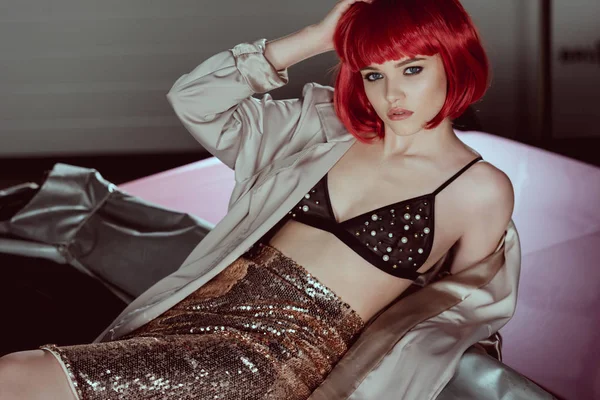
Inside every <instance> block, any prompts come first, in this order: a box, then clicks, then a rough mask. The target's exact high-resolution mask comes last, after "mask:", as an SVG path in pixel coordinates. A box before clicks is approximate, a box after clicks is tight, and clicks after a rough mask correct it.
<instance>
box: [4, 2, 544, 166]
mask: <svg viewBox="0 0 600 400" xmlns="http://www.w3.org/2000/svg"><path fill="white" fill-rule="evenodd" d="M7 3H9V2H2V3H0V157H2V156H18V155H20V156H27V155H56V154H86V153H87V154H106V153H144V152H163V151H164V152H177V151H185V150H190V149H194V148H199V145H198V144H197V143H196V142H195V141H194V140H193V139H192V138H191V137H190V135H189V134H188V133H187V131H185V129H184V128H183V127H182V125H181V124H180V122H179V121H178V120H177V118H176V117H175V115H174V113H173V111H172V110H171V108H170V106H169V104H168V103H167V101H166V98H165V94H166V93H167V92H168V90H169V89H170V87H171V85H172V84H173V82H175V80H176V79H177V78H178V77H179V76H181V75H182V74H184V73H187V72H189V71H190V70H191V69H193V68H194V67H195V66H196V65H197V64H199V63H200V62H201V61H203V60H204V59H206V58H208V57H209V56H211V55H212V54H214V53H217V52H219V51H222V50H225V49H228V48H231V47H233V46H234V45H235V44H237V43H239V42H242V41H251V40H255V39H258V38H261V37H266V38H268V39H271V38H276V37H280V36H284V35H287V34H288V33H291V32H294V31H296V30H298V29H300V28H302V27H303V26H305V25H308V24H311V23H315V22H317V21H319V20H320V19H321V18H322V17H323V16H324V15H325V14H326V12H328V11H329V9H330V7H331V6H332V5H333V4H334V3H335V1H334V0H328V1H323V0H303V1H274V0H253V1H242V0H220V1H218V2H215V1H206V0H170V1H168V2H167V1H162V0H129V1H127V2H124V1H121V0H102V1H95V2H80V1H77V0H52V1H50V2H46V1H41V0H20V1H18V2H17V1H13V2H10V3H11V4H7ZM463 4H464V5H465V8H466V9H467V10H468V11H469V12H470V13H471V15H472V17H473V19H474V20H475V23H476V24H477V25H478V27H479V29H480V31H481V33H482V37H483V40H484V43H485V46H486V48H487V50H488V52H489V56H490V58H491V61H492V65H493V71H494V81H493V85H492V88H491V89H490V90H489V92H488V94H487V96H486V97H485V99H484V101H483V102H481V103H480V104H478V105H476V108H477V109H479V110H480V112H479V115H480V119H481V121H482V123H483V125H484V127H485V128H486V130H488V131H490V132H493V133H496V134H498V135H502V136H506V137H513V138H514V137H519V138H520V137H524V136H525V135H531V134H532V132H535V131H536V129H537V126H538V125H537V124H539V121H538V119H537V117H535V115H536V112H537V100H536V95H537V88H536V85H537V75H536V74H537V72H538V70H539V67H538V64H537V60H538V59H539V57H538V54H537V47H536V46H537V37H536V35H537V32H538V23H537V13H538V9H537V4H538V2H537V1H525V2H524V1H522V0H505V1H502V2H498V1H496V0H463ZM335 61H336V59H335V54H334V53H333V52H331V53H328V54H323V55H320V56H317V57H315V58H313V59H310V60H306V61H303V62H302V63H300V64H297V65H295V66H293V67H292V68H291V69H290V71H289V72H290V84H289V85H287V86H286V87H284V88H280V89H278V90H275V91H273V93H272V94H273V96H274V97H275V98H286V97H297V96H299V94H300V91H301V88H302V85H303V84H304V83H305V82H307V81H316V82H319V83H322V84H332V82H333V80H332V79H333V77H332V76H325V71H326V70H327V69H328V68H329V67H331V66H333V65H334V64H335Z"/></svg>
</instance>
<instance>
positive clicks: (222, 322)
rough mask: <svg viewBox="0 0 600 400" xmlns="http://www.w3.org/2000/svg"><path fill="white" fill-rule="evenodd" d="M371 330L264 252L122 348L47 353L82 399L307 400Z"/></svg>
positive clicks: (288, 264) (291, 265) (302, 273)
mask: <svg viewBox="0 0 600 400" xmlns="http://www.w3.org/2000/svg"><path fill="white" fill-rule="evenodd" d="M364 326H365V323H364V321H363V320H362V319H361V317H360V316H359V315H358V314H357V313H356V312H355V311H354V310H353V309H352V308H351V307H350V306H349V305H348V304H347V303H345V302H344V301H342V300H341V299H340V298H339V297H338V296H337V295H336V294H335V293H333V292H332V291H331V290H330V289H328V288H327V287H325V286H324V285H323V284H321V283H320V282H319V281H318V280H317V279H315V277H313V276H312V275H311V274H310V273H308V272H307V271H306V270H305V269H304V268H303V267H302V266H300V265H298V264H297V263H296V262H294V261H293V260H292V259H290V258H288V257H286V256H285V255H283V254H282V253H281V252H279V251H278V250H277V249H275V248H273V247H271V246H268V245H260V246H259V247H258V249H257V250H256V251H253V252H252V254H250V253H247V254H245V255H244V256H242V257H240V258H238V259H237V260H236V261H235V262H233V263H232V264H231V265H229V266H228V267H227V268H226V269H225V270H223V271H222V272H221V273H220V274H219V275H217V276H215V277H214V278H213V279H212V280H211V281H209V282H207V283H206V284H205V285H204V286H202V287H201V288H199V289H198V290H196V291H195V292H194V293H192V294H191V295H189V296H188V297H186V298H185V299H184V300H182V301H181V302H179V303H178V304H176V305H175V306H174V307H173V308H171V309H169V310H168V311H166V312H165V313H163V314H162V315H160V316H159V317H157V318H155V319H154V320H152V321H150V322H149V323H147V324H146V325H143V326H142V327H140V328H138V329H136V330H134V331H133V332H131V333H129V334H127V335H125V336H122V337H120V338H118V339H117V340H114V341H108V342H101V343H91V344H83V345H75V346H56V345H54V344H48V345H44V346H40V348H41V349H44V350H47V351H50V352H51V353H52V354H54V355H55V356H56V357H57V359H58V360H59V362H60V363H61V365H62V366H63V368H64V369H65V372H66V374H67V375H68V376H69V381H70V384H71V387H72V388H73V390H74V391H75V392H76V393H77V395H78V397H79V399H80V400H87V399H90V400H91V399H94V400H96V399H111V400H112V399H128V400H135V399H178V400H182V399H198V400H201V399H228V400H231V399H248V400H250V399H285V400H291V399H306V398H308V397H309V396H310V394H311V393H312V391H313V390H315V389H316V388H317V386H319V384H320V383H321V382H323V380H324V379H325V378H326V376H327V375H328V374H329V372H330V371H331V369H332V368H333V367H334V366H335V364H336V363H337V362H338V361H339V359H340V358H341V357H342V356H343V355H344V353H345V352H346V351H347V349H348V348H349V347H350V346H351V344H352V343H353V342H354V341H355V340H356V338H357V336H358V335H359V333H360V331H361V330H362V329H363V328H364Z"/></svg>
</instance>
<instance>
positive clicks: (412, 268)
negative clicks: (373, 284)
mask: <svg viewBox="0 0 600 400" xmlns="http://www.w3.org/2000/svg"><path fill="white" fill-rule="evenodd" d="M481 159H482V157H481V156H479V157H477V158H476V159H474V160H473V161H471V162H470V163H469V164H467V165H466V166H465V167H464V168H463V169H461V170H460V171H458V172H457V173H456V174H455V175H454V176H453V177H451V178H450V179H448V180H447V181H446V182H444V183H443V184H442V185H441V186H440V187H439V188H437V189H436V190H435V191H434V192H432V193H429V194H426V195H422V196H419V197H414V198H412V199H408V200H403V201H400V202H397V203H393V204H389V205H386V206H383V207H380V208H377V209H375V210H372V211H369V212H366V213H363V214H360V215H358V216H356V217H353V218H350V219H348V220H346V221H343V222H337V221H336V220H335V216H334V213H333V208H332V206H331V201H330V198H329V189H328V185H327V174H325V176H323V178H321V180H320V181H319V182H318V183H317V184H316V185H315V186H314V187H313V188H312V189H311V190H310V191H309V192H308V193H307V194H305V195H304V197H303V198H302V200H301V201H300V202H299V203H298V204H296V206H294V208H292V210H290V211H289V213H288V214H287V215H286V217H285V218H283V219H282V220H281V221H280V222H279V223H277V225H276V226H274V227H273V228H272V229H271V231H269V232H268V233H267V234H266V235H265V236H264V237H263V238H262V239H261V242H262V243H268V241H269V240H270V238H271V237H272V236H273V235H274V234H275V233H276V232H277V231H278V230H279V229H280V228H281V227H282V226H283V224H285V222H287V221H288V220H289V219H290V218H291V219H294V220H296V221H298V222H302V223H303V224H307V225H310V226H313V227H315V228H318V229H321V230H324V231H327V232H330V233H332V234H334V235H335V236H336V237H337V238H338V239H340V240H341V241H342V242H344V243H345V244H346V245H347V246H348V247H350V248H351V249H352V250H354V251H355V252H356V253H357V254H359V255H360V256H361V257H363V258H364V259H365V260H367V261H368V262H370V263H371V264H373V265H374V266H376V267H377V268H379V269H380V270H382V271H384V272H387V273H388V274H391V275H393V276H396V277H399V278H405V279H410V280H413V281H414V280H415V279H417V278H418V277H419V276H421V275H423V274H420V273H418V272H417V270H418V269H419V268H420V267H421V266H422V265H423V264H424V263H425V261H426V260H427V257H428V256H429V253H430V252H431V248H432V245H433V234H434V231H433V228H434V202H435V196H436V195H437V194H438V193H439V192H441V191H442V190H443V189H444V188H445V187H446V186H448V185H449V184H450V183H452V181H454V180H455V179H456V178H458V177H459V176H460V175H461V174H462V173H463V172H465V171H466V170H467V169H468V168H470V167H471V166H472V165H473V164H475V163H476V162H477V161H479V160H481Z"/></svg>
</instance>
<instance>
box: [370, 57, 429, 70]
mask: <svg viewBox="0 0 600 400" xmlns="http://www.w3.org/2000/svg"><path fill="white" fill-rule="evenodd" d="M422 60H425V59H424V58H422V57H416V58H411V59H410V60H405V61H402V62H399V63H398V64H396V65H394V67H395V68H400V67H401V66H403V65H406V64H410V63H412V62H415V61H422ZM368 69H369V70H373V71H377V68H374V67H364V68H361V72H362V71H366V70H368Z"/></svg>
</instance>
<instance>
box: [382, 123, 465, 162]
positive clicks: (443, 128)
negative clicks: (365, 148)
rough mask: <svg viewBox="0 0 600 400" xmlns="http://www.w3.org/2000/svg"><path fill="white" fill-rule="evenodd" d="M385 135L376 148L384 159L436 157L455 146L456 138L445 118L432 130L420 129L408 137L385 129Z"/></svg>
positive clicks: (450, 124) (387, 128)
mask: <svg viewBox="0 0 600 400" xmlns="http://www.w3.org/2000/svg"><path fill="white" fill-rule="evenodd" d="M385 128H386V130H385V135H384V138H383V139H380V140H379V141H378V142H376V143H377V146H378V147H380V149H381V151H382V154H381V156H382V157H383V158H384V159H389V158H393V157H398V156H403V157H427V158H430V157H436V156H437V155H439V154H441V153H442V152H447V151H448V150H449V149H450V148H452V146H454V145H456V143H457V141H458V138H457V137H456V134H455V133H454V130H453V129H452V122H451V121H450V120H449V119H448V118H446V119H445V120H444V121H442V123H441V124H440V125H438V126H437V127H435V128H433V129H427V130H426V129H421V130H419V131H417V132H415V133H412V134H409V135H400V134H396V133H395V132H394V131H392V130H391V129H390V128H389V127H388V126H386V127H385Z"/></svg>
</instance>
